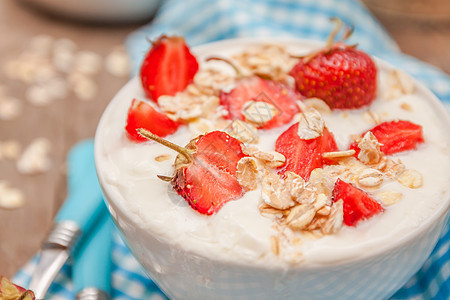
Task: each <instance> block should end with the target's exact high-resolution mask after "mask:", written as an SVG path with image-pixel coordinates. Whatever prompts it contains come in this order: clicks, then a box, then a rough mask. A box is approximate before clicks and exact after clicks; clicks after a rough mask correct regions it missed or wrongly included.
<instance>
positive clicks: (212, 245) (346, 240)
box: [96, 42, 450, 267]
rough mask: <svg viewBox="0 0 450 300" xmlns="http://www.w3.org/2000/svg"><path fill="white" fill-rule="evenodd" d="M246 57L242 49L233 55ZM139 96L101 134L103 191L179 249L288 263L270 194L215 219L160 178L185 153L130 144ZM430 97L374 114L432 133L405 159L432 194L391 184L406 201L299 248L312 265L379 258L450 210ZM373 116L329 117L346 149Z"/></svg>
mask: <svg viewBox="0 0 450 300" xmlns="http://www.w3.org/2000/svg"><path fill="white" fill-rule="evenodd" d="M303 46H304V45H303ZM291 47H295V49H299V51H295V52H296V53H298V52H302V50H303V49H307V48H308V47H306V48H305V47H304V48H301V47H302V44H301V43H298V42H297V43H292V45H291ZM298 47H300V48H298ZM239 50H240V49H239V47H237V48H235V49H233V51H239ZM229 51H230V50H229V49H223V48H221V47H216V48H214V47H212V48H208V47H203V48H202V47H200V48H198V51H197V54H198V55H200V56H202V55H203V54H205V53H210V54H222V55H226V54H227V53H229ZM385 67H386V66H384V67H383V68H380V70H379V71H380V72H379V73H381V74H380V84H379V86H381V85H382V84H381V83H382V82H383V80H385V79H386V74H385V72H384V71H383V70H384V69H385ZM379 88H383V87H382V86H381V87H379ZM378 94H379V95H381V94H382V93H381V92H380V93H378ZM133 98H138V99H145V97H144V94H143V91H142V89H141V86H140V83H139V81H138V80H137V79H134V80H132V81H131V82H130V83H129V84H128V85H127V86H126V87H125V88H124V89H122V90H121V91H120V92H119V94H118V95H117V96H116V98H115V99H114V100H113V102H112V103H111V104H110V106H109V107H108V108H107V110H106V112H105V114H104V116H103V117H102V121H101V124H100V126H99V130H98V132H97V136H96V139H97V141H96V146H97V147H98V148H97V149H96V151H97V167H98V169H99V173H100V175H101V178H103V181H104V182H103V183H104V184H106V185H107V188H108V189H110V190H111V191H112V193H113V194H114V197H113V200H112V201H114V202H115V203H114V204H115V205H116V206H117V207H119V209H120V210H123V211H124V212H125V213H126V214H128V215H129V216H132V217H133V219H134V220H135V226H137V227H140V228H141V229H143V230H145V231H148V232H151V233H152V234H154V235H155V236H157V237H158V240H163V241H164V240H165V241H167V242H168V243H170V244H172V245H173V247H180V248H182V249H185V250H188V251H192V252H194V253H197V254H198V255H201V256H205V257H212V258H213V259H218V260H224V261H234V262H237V263H251V264H258V265H259V264H260V265H264V266H267V267H272V266H273V267H277V266H283V265H286V264H288V263H287V262H286V261H284V260H283V259H282V258H280V257H277V256H275V255H274V254H273V253H272V251H271V243H270V237H271V236H273V235H277V231H276V230H275V229H274V226H273V225H274V222H273V221H272V220H270V219H268V218H266V217H264V216H262V215H261V214H260V212H259V210H258V204H259V203H260V201H261V190H260V189H258V190H255V191H251V192H247V193H246V194H245V195H244V196H243V197H242V198H241V199H238V200H234V201H231V202H228V203H226V204H225V205H224V206H223V207H222V209H220V210H219V212H217V213H216V214H214V215H212V216H206V215H202V214H200V213H198V212H197V211H195V210H193V209H192V208H191V207H190V206H189V204H188V203H187V202H186V201H185V200H184V199H183V198H182V197H180V196H178V195H177V194H176V192H175V191H173V190H172V187H171V185H170V184H168V183H166V182H163V181H161V180H160V179H158V178H157V177H156V175H167V176H171V175H172V174H173V166H172V164H173V161H174V159H175V156H176V153H175V152H174V151H172V150H170V149H168V148H165V147H163V146H161V145H159V144H157V143H154V142H148V143H143V144H142V143H140V144H137V143H134V142H131V141H129V140H128V138H127V137H126V134H125V130H124V126H125V122H126V117H127V111H128V108H129V106H130V103H131V100H132V99H133ZM427 98H430V94H428V92H426V91H425V90H424V88H423V87H419V88H417V89H416V93H415V94H413V95H407V96H403V97H402V98H401V99H396V100H390V101H386V100H381V99H377V100H376V101H375V102H374V103H373V104H372V105H371V106H370V110H371V111H372V112H375V113H377V114H378V115H380V116H382V121H390V120H395V119H401V120H410V121H412V122H414V123H416V124H419V125H422V126H423V133H424V139H425V143H424V144H422V145H420V146H419V147H418V149H417V150H414V151H408V152H404V153H400V154H397V155H395V158H399V159H401V160H402V162H403V163H404V164H405V165H406V167H407V168H408V169H415V170H417V171H419V172H420V173H421V174H422V175H423V186H422V187H421V188H418V189H409V188H406V187H403V186H402V185H400V184H399V183H398V182H394V181H390V182H388V183H385V184H383V185H382V186H381V188H380V190H392V191H399V192H401V193H402V194H403V198H402V200H401V201H399V202H398V203H396V204H395V205H392V206H389V207H386V210H385V212H384V213H382V214H380V215H377V216H375V217H373V218H371V219H370V220H368V221H364V222H361V223H359V224H358V226H357V227H346V226H344V227H343V228H342V229H341V230H340V231H339V232H338V233H337V234H334V235H330V236H325V237H323V238H321V239H317V240H312V239H311V240H308V239H306V240H305V242H304V243H303V244H301V245H299V246H294V245H292V247H297V248H298V249H295V250H299V251H301V252H302V253H303V260H302V262H301V263H302V264H305V265H322V264H329V263H336V262H340V261H346V260H350V259H357V258H362V257H365V256H370V254H371V253H373V252H374V251H379V250H381V249H382V248H385V247H389V246H390V245H392V244H396V243H398V241H399V240H401V239H402V238H404V237H406V236H407V235H408V234H410V233H411V232H412V231H414V230H417V228H418V227H419V226H421V224H423V223H424V222H426V220H427V219H430V218H432V217H434V215H435V214H436V212H437V211H441V212H442V211H445V210H447V209H448V198H449V191H448V189H449V184H450V155H449V154H450V147H449V145H450V139H449V133H448V132H449V131H448V130H449V122H448V120H445V116H444V114H445V112H439V111H438V110H439V109H440V107H439V106H437V105H435V104H430V103H429V101H428V100H427ZM403 102H407V103H409V104H410V105H411V107H412V111H406V110H404V109H402V108H401V107H400V105H401V104H402V103H403ZM365 111H366V109H362V110H358V111H347V112H346V113H345V114H346V115H347V116H346V117H343V112H342V111H335V112H333V113H332V114H328V115H327V114H325V115H323V117H324V119H325V122H326V124H327V127H328V128H329V130H330V131H331V132H333V134H334V136H335V139H336V142H337V143H338V146H339V148H340V149H346V148H347V147H348V145H349V143H350V135H351V134H361V133H362V132H364V131H366V130H368V129H370V128H372V127H374V126H375V125H374V124H373V123H369V122H368V121H367V120H366V119H365V118H364V117H363V113H364V112H365ZM289 126H290V125H286V126H283V127H280V128H276V129H273V130H271V131H266V132H264V131H260V138H261V142H260V145H259V148H261V149H262V150H274V145H275V140H276V138H277V137H278V136H279V135H280V134H281V133H282V132H283V131H284V130H286V129H287V128H288V127H289ZM193 137H194V136H193V135H192V134H191V133H190V132H189V131H188V129H187V127H183V128H181V129H179V131H178V132H176V133H175V134H174V135H172V136H169V137H168V139H169V140H171V141H172V142H174V143H176V144H179V145H186V144H187V143H188V142H189V141H190V139H192V138H193ZM161 154H170V155H171V157H172V158H171V159H169V160H166V161H163V162H156V161H155V159H154V158H155V157H156V156H158V155H161Z"/></svg>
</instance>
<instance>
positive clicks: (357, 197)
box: [333, 178, 384, 226]
mask: <svg viewBox="0 0 450 300" xmlns="http://www.w3.org/2000/svg"><path fill="white" fill-rule="evenodd" d="M340 199H342V201H344V224H345V225H347V226H356V224H357V223H358V222H359V221H361V220H366V219H369V218H371V217H372V216H374V215H376V214H379V213H381V212H382V211H384V209H383V207H382V206H381V205H380V204H379V203H378V202H377V201H375V200H373V199H372V198H371V197H370V196H369V195H368V194H367V193H366V192H364V191H363V190H361V189H359V188H357V187H355V186H353V185H352V184H350V183H347V182H344V181H342V180H341V179H339V178H338V180H337V181H336V183H335V185H334V189H333V201H338V200H340Z"/></svg>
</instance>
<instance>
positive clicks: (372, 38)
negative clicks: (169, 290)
mask: <svg viewBox="0 0 450 300" xmlns="http://www.w3.org/2000/svg"><path fill="white" fill-rule="evenodd" d="M334 16H337V17H339V18H341V19H342V20H343V21H344V22H346V23H347V24H353V25H354V26H355V32H354V33H353V35H352V37H351V39H350V40H349V41H348V42H349V43H356V42H357V43H358V44H359V48H360V49H362V50H365V51H367V52H369V53H371V54H373V55H376V56H378V57H380V58H382V59H384V60H386V61H388V62H390V63H392V64H394V65H396V66H397V67H399V68H401V69H403V70H405V71H406V72H408V73H410V74H411V75H412V76H414V77H415V78H417V79H418V80H419V81H421V82H423V83H424V84H425V85H427V86H428V87H429V88H430V89H431V90H432V91H433V92H434V93H435V94H436V95H437V96H438V98H439V99H441V100H442V101H443V102H444V104H445V105H446V106H447V108H450V78H449V77H448V76H447V75H446V74H445V73H443V72H442V71H440V70H438V69H437V68H435V67H432V66H430V65H427V64H425V63H422V62H420V61H418V60H416V59H414V58H412V57H409V56H405V55H403V54H401V53H400V52H399V50H398V47H397V45H396V44H395V42H394V41H393V40H392V39H391V38H390V37H389V35H388V34H387V33H386V32H385V31H384V30H383V28H382V27H381V26H380V24H379V23H378V22H377V21H376V20H375V19H374V18H373V17H372V15H371V14H370V13H369V12H368V11H367V9H366V8H365V7H364V6H363V5H361V4H360V3H359V2H358V1H356V0H247V1H243V0H217V1H210V0H189V1H184V0H166V1H164V3H163V5H162V7H161V8H160V11H159V12H158V14H157V15H156V17H155V19H154V20H153V22H152V23H150V24H149V25H147V26H145V27H144V28H142V29H141V30H139V31H137V32H135V33H133V34H132V35H131V36H130V37H129V38H128V40H127V47H128V51H129V53H130V54H131V57H132V59H133V64H134V71H135V72H136V71H137V70H138V68H139V65H140V63H141V61H142V59H143V56H144V54H145V53H146V51H147V50H148V48H149V43H148V39H149V38H150V39H155V38H157V37H158V36H159V35H161V34H162V33H165V34H178V35H183V36H184V37H185V38H186V40H187V41H188V43H189V44H190V45H191V46H195V45H199V44H203V43H206V42H211V41H216V40H221V39H227V38H236V37H259V36H268V37H270V36H277V37H282V36H285V37H296V38H305V39H316V40H322V41H325V40H326V38H327V36H328V34H329V33H330V31H331V29H332V27H333V24H332V23H331V22H330V17H334ZM449 246H450V232H449V223H448V222H447V224H446V226H445V228H444V229H443V232H442V234H441V237H440V240H439V242H438V244H437V245H436V247H435V249H434V250H433V253H432V254H431V256H430V257H429V259H428V260H427V261H426V262H425V264H424V266H423V267H422V269H421V270H420V271H419V272H418V273H417V274H415V276H413V277H412V278H411V280H409V282H408V283H407V284H406V285H405V286H404V287H403V288H401V289H400V290H399V291H398V292H397V293H396V294H395V295H394V296H393V297H392V299H449V298H450V278H449V277H450V254H449ZM112 256H113V265H114V266H113V274H112V286H113V290H112V298H113V299H165V296H164V295H163V294H162V293H161V292H160V291H159V289H158V288H157V286H156V285H155V284H154V283H153V282H152V281H151V280H149V279H148V278H147V277H146V276H145V275H144V272H143V270H142V267H141V266H140V265H139V263H138V262H137V261H136V260H135V259H134V257H133V256H132V255H131V254H130V252H129V250H128V249H127V248H126V247H125V246H124V244H123V242H122V241H121V239H120V237H119V235H118V234H116V235H115V239H114V247H113V250H112ZM36 261H37V260H36V258H34V259H32V260H31V261H30V262H29V263H28V264H27V265H26V266H25V267H24V268H22V269H21V270H20V271H19V272H18V273H17V274H16V276H15V278H14V279H13V280H14V282H16V283H18V284H21V285H24V286H27V284H28V281H29V280H30V275H31V273H32V270H33V269H34V266H35V265H36ZM70 273H71V267H70V263H68V264H67V265H65V266H64V268H63V269H62V270H61V272H60V274H59V275H58V278H57V279H56V281H55V283H54V284H53V285H52V286H51V288H50V290H49V294H48V299H73V298H74V295H73V292H72V284H71V281H70Z"/></svg>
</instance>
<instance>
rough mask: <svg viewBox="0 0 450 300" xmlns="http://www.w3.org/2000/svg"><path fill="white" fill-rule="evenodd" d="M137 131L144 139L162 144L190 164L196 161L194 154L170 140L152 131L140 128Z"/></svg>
mask: <svg viewBox="0 0 450 300" xmlns="http://www.w3.org/2000/svg"><path fill="white" fill-rule="evenodd" d="M136 130H137V132H138V133H139V134H140V135H142V136H143V137H145V138H147V139H150V140H153V141H155V142H157V143H160V144H161V145H163V146H166V147H167V148H170V149H172V150H174V151H176V152H178V153H180V154H181V155H183V156H184V157H185V158H186V159H187V161H188V162H192V161H194V157H193V156H192V154H193V152H192V151H190V150H189V149H186V148H183V147H181V146H178V145H177V144H174V143H172V142H169V141H168V140H165V139H163V138H161V137H159V136H157V135H156V134H153V133H151V132H150V131H148V130H145V129H144V128H138V129H136Z"/></svg>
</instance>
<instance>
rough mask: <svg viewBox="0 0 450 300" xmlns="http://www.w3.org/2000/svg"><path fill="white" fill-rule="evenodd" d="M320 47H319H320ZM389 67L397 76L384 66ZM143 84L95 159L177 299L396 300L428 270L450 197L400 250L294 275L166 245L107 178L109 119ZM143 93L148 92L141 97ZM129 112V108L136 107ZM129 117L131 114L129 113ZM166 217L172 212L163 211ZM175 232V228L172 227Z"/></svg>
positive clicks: (161, 282)
mask: <svg viewBox="0 0 450 300" xmlns="http://www.w3.org/2000/svg"><path fill="white" fill-rule="evenodd" d="M266 41H267V40H266V39H250V40H248V39H246V40H243V39H241V40H227V41H220V42H216V43H212V44H207V45H203V46H200V47H197V48H195V49H194V51H195V53H197V54H204V53H215V51H219V50H220V49H226V48H230V47H235V46H237V45H239V46H242V45H246V44H252V43H257V42H266ZM270 41H272V42H275V43H280V44H285V45H290V46H292V45H301V46H302V47H304V46H305V45H309V46H311V45H313V46H317V45H318V44H317V43H312V42H305V41H301V40H293V39H271V40H270ZM313 46H312V47H313ZM378 63H379V66H380V67H381V68H387V69H391V68H392V67H391V66H389V65H388V64H386V63H383V62H378ZM417 89H418V92H419V93H420V94H421V95H423V97H425V98H426V99H427V100H428V101H429V104H430V106H431V107H432V109H433V111H434V113H435V114H436V117H438V118H439V119H442V120H443V122H444V124H445V125H446V126H447V128H450V119H449V117H448V115H447V113H446V110H445V108H444V107H443V106H442V104H441V103H440V102H439V100H438V99H437V98H436V97H435V96H434V95H433V94H432V93H431V92H430V91H429V90H428V89H426V88H425V87H424V86H423V85H422V84H420V83H417ZM139 90H140V84H139V80H138V79H137V78H134V79H132V80H131V81H130V82H129V83H128V84H127V85H126V86H125V87H124V88H123V89H122V90H121V91H120V92H119V93H118V95H117V96H116V97H115V98H114V99H113V100H112V102H111V103H110V104H109V106H108V107H107V109H106V110H105V112H104V115H103V117H102V119H101V120H100V124H99V126H98V129H97V133H96V142H95V157H96V164H97V171H98V176H99V180H100V184H101V186H102V188H103V191H104V193H105V196H106V200H107V204H108V207H109V210H110V212H111V214H112V216H113V218H114V220H115V221H116V224H117V226H118V228H119V229H120V230H121V232H122V233H123V236H124V237H125V240H126V242H127V243H128V245H129V247H130V249H131V250H132V252H133V254H134V255H135V256H136V258H137V259H138V260H139V261H140V262H141V263H142V265H143V266H144V267H145V269H146V270H147V271H148V273H149V275H150V277H151V278H152V279H153V280H154V281H155V282H156V283H157V285H158V286H159V287H160V288H161V289H162V290H163V291H164V293H166V295H167V296H169V297H170V298H172V299H281V298H283V299H384V298H387V297H389V296H390V295H392V294H393V293H394V292H395V291H396V290H397V289H399V288H400V287H401V286H402V285H404V284H405V283H406V282H407V280H408V279H409V278H410V277H411V276H412V275H413V274H414V273H415V272H417V270H418V269H419V268H420V267H421V266H422V264H423V263H424V262H425V260H426V258H427V257H428V256H429V255H430V253H431V251H432V249H433V247H434V245H435V244H436V242H437V239H438V236H439V233H440V231H441V228H442V226H443V224H444V222H446V219H447V211H448V208H449V203H450V197H449V193H448V192H447V193H446V194H445V195H444V196H443V199H442V203H441V205H440V206H439V208H438V209H436V210H435V211H434V213H433V214H432V216H431V217H429V218H428V219H426V220H424V221H423V223H422V224H421V225H420V226H418V227H417V228H416V229H414V230H413V231H411V232H409V233H407V234H405V235H404V236H403V237H402V238H400V239H398V240H397V241H396V242H395V243H391V244H388V245H383V246H381V247H379V248H378V249H372V250H371V251H370V254H368V255H364V256H363V257H358V258H355V259H350V260H346V261H342V262H337V263H332V264H328V265H326V266H324V265H323V266H305V265H301V264H300V265H297V266H293V267H291V268H285V267H281V266H280V268H271V269H267V268H265V267H264V266H261V265H253V266H252V265H249V264H243V263H239V262H230V260H228V261H224V260H220V259H218V258H217V257H216V256H215V255H214V254H212V255H201V254H199V253H198V252H195V251H192V250H187V249H183V248H182V247H180V246H178V245H177V244H176V243H175V241H170V240H166V239H164V238H161V237H160V236H159V235H158V234H156V233H155V232H151V231H149V230H145V229H143V228H142V226H139V223H138V222H139V221H138V218H136V215H134V214H133V213H131V212H130V210H129V209H127V208H126V205H127V204H126V203H127V201H128V202H129V201H133V199H124V198H123V196H122V195H121V194H120V193H118V191H117V189H115V188H114V187H113V186H111V185H110V184H109V183H108V182H107V180H105V177H106V174H105V172H106V169H107V168H106V167H105V165H104V164H105V161H104V160H103V159H102V155H103V154H104V153H107V152H108V149H107V148H106V146H105V145H104V143H103V142H102V141H101V137H102V136H103V135H104V134H105V133H106V132H107V131H108V130H111V128H110V126H109V124H108V122H107V121H106V120H107V119H108V118H107V116H108V115H110V114H112V113H113V112H114V111H116V110H117V109H118V107H120V106H121V107H122V108H123V107H124V105H123V104H122V103H121V101H122V100H123V99H124V98H125V99H126V98H127V97H129V98H131V97H134V96H136V91H139ZM138 94H142V92H138ZM128 105H129V104H128ZM125 113H126V112H124V114H125ZM161 213H164V212H161ZM165 225H166V226H170V224H165Z"/></svg>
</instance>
